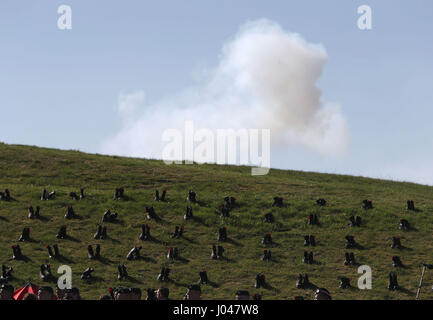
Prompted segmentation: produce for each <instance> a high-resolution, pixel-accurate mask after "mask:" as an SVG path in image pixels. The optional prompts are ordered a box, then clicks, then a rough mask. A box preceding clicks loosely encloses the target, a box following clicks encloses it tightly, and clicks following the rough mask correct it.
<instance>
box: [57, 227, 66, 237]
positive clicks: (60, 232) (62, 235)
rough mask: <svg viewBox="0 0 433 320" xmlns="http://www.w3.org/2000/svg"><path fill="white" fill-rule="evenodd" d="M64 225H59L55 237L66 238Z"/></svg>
mask: <svg viewBox="0 0 433 320" xmlns="http://www.w3.org/2000/svg"><path fill="white" fill-rule="evenodd" d="M66 228H67V227H66V226H61V227H60V230H59V232H58V233H57V235H56V238H57V239H66V238H67V235H66Z"/></svg>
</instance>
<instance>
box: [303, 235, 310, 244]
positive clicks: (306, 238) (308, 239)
mask: <svg viewBox="0 0 433 320" xmlns="http://www.w3.org/2000/svg"><path fill="white" fill-rule="evenodd" d="M309 245H310V236H304V246H309Z"/></svg>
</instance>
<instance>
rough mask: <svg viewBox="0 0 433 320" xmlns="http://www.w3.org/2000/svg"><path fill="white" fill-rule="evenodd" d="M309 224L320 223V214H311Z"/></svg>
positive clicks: (308, 219)
mask: <svg viewBox="0 0 433 320" xmlns="http://www.w3.org/2000/svg"><path fill="white" fill-rule="evenodd" d="M307 224H308V225H312V226H314V225H318V224H319V216H318V215H317V214H310V215H309V216H308V218H307Z"/></svg>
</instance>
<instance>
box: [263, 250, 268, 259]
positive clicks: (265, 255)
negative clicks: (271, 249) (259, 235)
mask: <svg viewBox="0 0 433 320" xmlns="http://www.w3.org/2000/svg"><path fill="white" fill-rule="evenodd" d="M266 260H268V250H266V249H265V250H263V256H262V261H266Z"/></svg>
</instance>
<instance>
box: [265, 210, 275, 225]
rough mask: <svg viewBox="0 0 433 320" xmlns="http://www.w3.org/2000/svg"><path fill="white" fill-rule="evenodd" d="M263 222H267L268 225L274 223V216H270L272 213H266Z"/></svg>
mask: <svg viewBox="0 0 433 320" xmlns="http://www.w3.org/2000/svg"><path fill="white" fill-rule="evenodd" d="M264 222H268V223H273V222H274V215H273V214H272V212H269V213H266V214H265V220H264Z"/></svg>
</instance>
